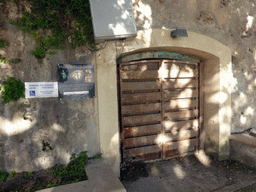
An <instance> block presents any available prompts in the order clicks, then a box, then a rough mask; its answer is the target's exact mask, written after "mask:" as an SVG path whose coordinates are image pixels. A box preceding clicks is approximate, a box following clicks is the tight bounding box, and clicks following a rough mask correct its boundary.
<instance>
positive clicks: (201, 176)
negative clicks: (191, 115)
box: [121, 153, 256, 192]
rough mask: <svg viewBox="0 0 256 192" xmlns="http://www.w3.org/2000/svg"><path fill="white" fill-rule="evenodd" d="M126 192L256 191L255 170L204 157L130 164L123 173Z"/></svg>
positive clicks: (202, 155) (122, 177) (195, 156)
mask: <svg viewBox="0 0 256 192" xmlns="http://www.w3.org/2000/svg"><path fill="white" fill-rule="evenodd" d="M121 182H122V184H123V185H124V187H125V188H126V190H127V192H156V191H160V192H169V191H171V192H176V191H177V192H186V191H188V192H191V191H198V192H199V191H200V192H201V191H206V192H209V191H214V192H215V191H219V192H223V191H232V192H233V191H236V192H237V191H239V192H244V191H256V170H254V169H251V168H248V167H245V166H244V165H242V164H240V163H238V162H235V161H232V160H228V161H222V162H218V161H215V160H213V159H211V158H209V157H208V156H206V155H205V154H204V153H199V154H196V155H193V156H187V157H183V158H174V159H170V160H167V161H155V162H148V163H142V162H138V163H130V164H127V166H126V167H124V168H123V169H122V171H121Z"/></svg>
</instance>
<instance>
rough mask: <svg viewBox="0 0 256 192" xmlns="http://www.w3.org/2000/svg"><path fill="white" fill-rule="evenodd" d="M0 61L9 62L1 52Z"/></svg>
mask: <svg viewBox="0 0 256 192" xmlns="http://www.w3.org/2000/svg"><path fill="white" fill-rule="evenodd" d="M0 62H3V63H4V64H7V63H9V61H8V60H7V59H6V57H3V56H2V55H1V54H0Z"/></svg>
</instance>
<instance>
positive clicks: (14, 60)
mask: <svg viewBox="0 0 256 192" xmlns="http://www.w3.org/2000/svg"><path fill="white" fill-rule="evenodd" d="M10 62H11V63H19V62H21V60H20V59H11V60H10Z"/></svg>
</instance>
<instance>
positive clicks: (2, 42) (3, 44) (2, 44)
mask: <svg viewBox="0 0 256 192" xmlns="http://www.w3.org/2000/svg"><path fill="white" fill-rule="evenodd" d="M9 45H10V43H8V42H6V41H5V40H3V39H0V49H1V48H6V47H8V46H9Z"/></svg>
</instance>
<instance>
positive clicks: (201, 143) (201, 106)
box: [198, 63, 205, 149]
mask: <svg viewBox="0 0 256 192" xmlns="http://www.w3.org/2000/svg"><path fill="white" fill-rule="evenodd" d="M198 67H199V82H198V85H199V86H198V89H199V91H198V98H199V116H198V117H199V121H198V137H199V138H198V148H199V149H204V138H205V136H204V135H205V134H204V126H203V125H204V118H203V115H204V79H203V77H204V75H203V74H204V65H203V63H198Z"/></svg>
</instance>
